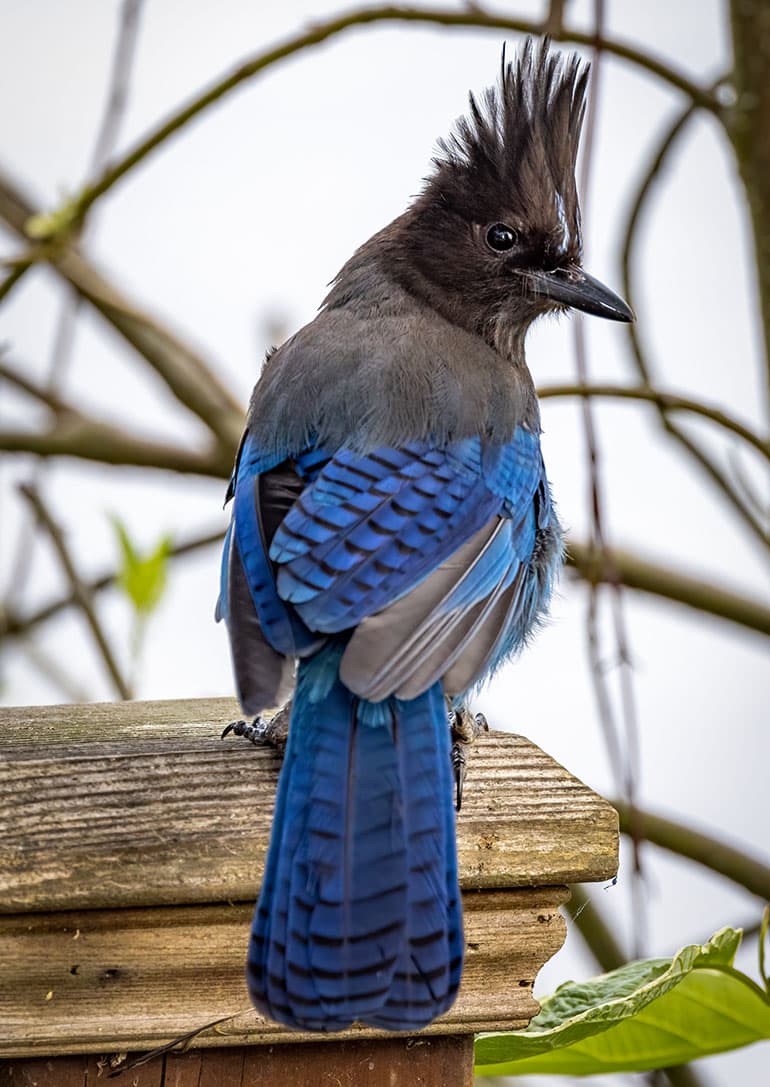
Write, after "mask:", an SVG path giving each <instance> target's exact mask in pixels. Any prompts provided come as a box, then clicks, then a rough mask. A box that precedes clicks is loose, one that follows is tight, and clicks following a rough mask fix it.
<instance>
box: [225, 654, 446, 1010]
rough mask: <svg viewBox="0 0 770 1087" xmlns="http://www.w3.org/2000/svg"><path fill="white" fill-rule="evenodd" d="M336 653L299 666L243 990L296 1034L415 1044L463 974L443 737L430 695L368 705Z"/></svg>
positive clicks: (437, 689) (442, 712)
mask: <svg viewBox="0 0 770 1087" xmlns="http://www.w3.org/2000/svg"><path fill="white" fill-rule="evenodd" d="M340 652H341V651H340V648H339V647H335V646H330V647H328V648H326V649H324V650H322V651H321V652H320V653H318V654H316V656H314V657H312V658H311V659H310V660H305V661H302V662H301V663H300V666H299V677H298V682H297V691H296V695H295V699H294V705H293V710H292V716H291V726H290V730H289V742H288V745H287V748H286V756H285V760H284V765H283V770H282V771H281V779H280V783H279V786H278V796H277V798H276V808H275V815H274V818H273V834H272V839H271V842H270V849H269V852H268V857H267V863H266V866H265V876H264V880H263V884H262V892H261V894H260V898H259V902H258V903H257V909H256V913H255V915H254V925H253V929H252V935H251V941H250V944H249V955H248V962H247V968H246V972H247V980H248V985H249V991H250V993H251V998H252V1000H253V1001H254V1003H255V1005H256V1007H257V1009H258V1010H259V1011H261V1012H263V1013H264V1014H265V1015H267V1016H269V1017H270V1018H271V1019H274V1020H277V1021H278V1022H281V1023H285V1024H286V1025H287V1026H290V1027H295V1028H297V1029H301V1030H314V1031H335V1030H342V1029H344V1028H345V1027H348V1026H350V1024H351V1023H353V1022H356V1021H358V1022H361V1023H368V1024H369V1025H371V1026H376V1027H382V1028H385V1029H387V1030H417V1029H419V1028H420V1027H423V1026H426V1025H427V1024H428V1023H430V1022H431V1021H432V1020H433V1019H435V1018H436V1016H438V1015H441V1014H442V1013H443V1012H445V1011H446V1010H447V1009H448V1008H449V1007H450V1006H451V1004H452V1002H453V1001H454V999H455V996H456V994H457V988H458V985H459V983H460V975H461V973H462V949H463V935H462V909H461V903H460V892H459V887H458V883H457V850H456V845H455V828H454V810H453V805H452V773H451V766H450V755H449V728H448V723H447V713H446V706H445V702H444V696H443V693H442V690H441V686H440V684H438V683H437V684H435V685H434V686H433V687H431V688H430V690H428V691H426V692H425V694H422V695H420V696H419V697H418V698H415V699H412V700H411V701H408V702H404V701H400V700H398V699H395V698H392V699H388V700H387V701H385V702H380V703H371V702H365V701H362V700H360V699H358V698H356V697H355V695H353V694H352V693H351V692H350V691H349V690H348V689H347V688H346V687H345V686H344V685H343V684H342V683H341V682H340V680H339V677H338V667H339V658H340Z"/></svg>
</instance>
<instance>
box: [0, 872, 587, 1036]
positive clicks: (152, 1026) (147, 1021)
mask: <svg viewBox="0 0 770 1087" xmlns="http://www.w3.org/2000/svg"><path fill="white" fill-rule="evenodd" d="M567 897H568V892H567V889H566V888H564V887H544V888H527V889H523V890H518V891H489V892H473V891H471V892H468V893H466V894H465V895H464V907H465V931H466V947H467V950H466V965H465V970H464V974H463V981H462V986H461V989H460V996H459V998H458V1000H457V1003H456V1004H455V1006H454V1007H453V1008H452V1009H451V1010H450V1011H449V1012H448V1013H447V1014H446V1015H445V1016H442V1018H441V1019H439V1020H438V1021H437V1022H436V1023H435V1024H433V1026H431V1027H430V1028H428V1031H427V1032H421V1033H420V1037H421V1038H422V1037H423V1036H424V1035H430V1034H463V1033H473V1032H475V1031H479V1030H496V1029H503V1028H505V1029H510V1028H512V1027H523V1026H526V1024H527V1022H528V1021H529V1019H530V1018H531V1016H533V1015H534V1014H536V1012H537V1007H538V1006H537V1003H536V1002H535V1000H534V998H533V996H532V986H533V983H534V979H535V977H536V975H537V972H538V971H539V970H540V968H541V967H542V965H543V963H544V962H545V961H546V960H547V959H549V958H550V957H551V956H552V955H553V954H555V952H556V951H557V950H558V949H559V947H560V946H561V944H562V942H563V940H564V933H565V924H564V919H563V918H562V916H561V914H560V913H559V909H558V907H559V905H560V904H561V903H562V902H564V901H565V900H566V899H567ZM251 912H252V907H251V905H231V906H227V905H220V906H186V907H170V906H169V907H160V908H154V909H133V910H132V909H121V910H84V911H79V912H69V913H68V912H64V913H44V914H17V915H6V916H3V917H0V1055H2V1056H3V1057H10V1056H24V1055H34V1054H42V1053H61V1054H66V1053H81V1054H82V1053H109V1052H113V1051H121V1050H147V1049H152V1048H154V1047H155V1046H157V1045H160V1044H162V1043H164V1042H167V1041H169V1040H170V1039H172V1038H175V1037H177V1036H179V1035H182V1034H186V1033H187V1032H189V1031H191V1030H194V1029H196V1028H198V1027H200V1026H203V1025H204V1024H206V1023H210V1022H212V1021H213V1020H216V1019H219V1018H221V1017H223V1016H234V1017H235V1018H233V1019H232V1020H230V1021H229V1022H226V1023H222V1024H220V1025H219V1026H217V1027H216V1028H215V1029H213V1030H211V1031H209V1032H208V1033H207V1034H206V1035H204V1036H202V1038H201V1039H200V1044H203V1045H207V1046H212V1045H214V1046H222V1045H243V1044H247V1043H251V1044H254V1043H257V1042H262V1043H273V1042H279V1041H280V1042H289V1043H292V1042H297V1041H299V1040H302V1038H303V1036H302V1035H298V1034H292V1033H289V1032H288V1031H283V1030H281V1028H279V1027H277V1026H276V1025H275V1024H273V1023H270V1022H268V1021H267V1020H265V1019H262V1018H260V1017H259V1016H257V1015H256V1013H255V1012H254V1011H253V1009H251V1007H250V1005H249V1000H248V996H247V994H246V988H245V982H244V975H243V961H244V953H245V948H246V945H247V940H248V930H249V924H250V920H251ZM375 1033H376V1032H374V1031H366V1030H364V1029H353V1030H351V1031H347V1032H345V1033H344V1034H343V1035H337V1036H336V1037H337V1038H343V1037H351V1038H363V1037H368V1036H372V1035H374V1034H375ZM305 1037H306V1038H307V1039H308V1040H317V1035H315V1036H313V1035H307V1036H305Z"/></svg>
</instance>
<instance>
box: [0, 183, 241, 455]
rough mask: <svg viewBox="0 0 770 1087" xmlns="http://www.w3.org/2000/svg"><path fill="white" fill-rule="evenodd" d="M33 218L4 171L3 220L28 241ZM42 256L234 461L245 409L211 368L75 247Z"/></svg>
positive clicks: (0, 191)
mask: <svg viewBox="0 0 770 1087" xmlns="http://www.w3.org/2000/svg"><path fill="white" fill-rule="evenodd" d="M33 212H34V208H33V206H32V204H31V202H30V201H29V199H28V198H27V197H26V196H25V195H24V193H23V192H22V191H21V190H20V188H19V186H18V185H16V184H15V183H14V182H12V181H11V180H10V179H9V178H8V177H7V176H6V175H4V174H3V173H2V171H0V220H1V221H3V222H4V223H6V225H7V226H8V227H10V228H11V230H13V231H14V232H15V233H16V234H17V235H18V236H19V237H25V224H26V223H27V221H28V219H29V218H30V217H31V216H32V214H33ZM40 254H41V259H45V260H47V261H49V262H50V263H51V265H52V266H53V267H54V268H55V269H56V271H58V272H59V273H60V274H61V275H62V276H63V278H64V279H65V280H67V281H68V282H69V283H70V284H71V285H72V286H73V287H74V288H75V290H76V291H77V292H78V294H79V295H81V296H82V297H83V298H85V299H86V300H87V301H88V302H90V303H91V304H92V305H93V306H94V307H95V308H96V309H97V310H98V311H99V312H100V313H101V314H102V316H103V317H104V318H105V319H106V320H107V321H108V322H109V323H110V324H111V325H112V326H113V327H114V328H116V329H117V331H118V332H119V333H120V334H121V335H122V336H123V337H124V339H126V340H127V341H128V343H130V344H131V346H132V347H134V348H135V349H136V350H137V351H138V352H139V354H140V355H141V356H142V358H143V359H144V361H145V362H147V363H149V365H150V366H151V367H152V368H153V369H154V370H155V371H156V373H157V374H158V375H159V376H160V377H161V378H162V379H163V381H164V382H165V383H166V385H167V386H168V388H169V389H170V390H171V392H172V393H173V394H174V396H175V397H176V398H177V400H179V402H180V403H182V404H184V405H185V407H187V408H188V409H189V410H190V411H191V412H193V414H195V415H197V416H198V418H199V419H201V420H202V421H203V422H204V423H205V424H206V425H207V426H208V427H209V429H210V430H211V431H212V432H213V433H214V434H215V435H216V437H217V440H218V441H219V442H220V444H221V445H222V446H223V447H224V448H226V449H227V454H228V456H232V454H233V452H234V451H235V449H236V447H237V444H238V440H239V438H240V432H241V429H242V423H243V405H241V404H239V403H238V401H237V400H236V399H235V398H234V397H233V396H232V395H231V393H230V392H229V391H228V390H227V389H226V388H225V386H224V385H222V383H221V382H220V381H219V378H218V377H217V376H216V374H215V373H214V371H213V369H212V368H211V367H210V366H209V365H208V363H206V362H205V361H204V360H203V359H202V358H201V357H200V356H199V355H198V354H196V352H194V351H193V350H192V348H190V347H189V346H188V345H186V344H184V343H183V342H182V341H181V340H180V339H178V338H177V337H176V336H174V335H173V334H172V333H170V332H169V331H167V330H166V329H165V328H163V327H162V326H161V325H160V324H159V323H158V322H157V321H155V320H153V319H152V318H151V317H149V316H148V315H147V314H145V313H144V312H142V311H141V310H140V309H139V308H137V307H136V306H135V305H133V304H132V303H131V302H129V301H128V300H127V299H126V298H125V297H124V296H123V295H121V294H120V292H118V291H117V290H116V289H115V288H114V287H113V286H112V284H111V283H110V282H109V281H108V280H107V279H106V278H105V276H104V275H102V274H101V273H100V272H99V271H97V270H96V269H95V268H94V266H93V265H92V264H90V263H89V261H88V260H86V258H85V257H84V256H83V255H82V254H81V253H80V252H79V251H78V250H77V249H76V248H75V247H74V246H72V245H65V244H62V243H59V244H56V245H47V246H42V247H41V249H40Z"/></svg>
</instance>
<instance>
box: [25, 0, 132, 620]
mask: <svg viewBox="0 0 770 1087" xmlns="http://www.w3.org/2000/svg"><path fill="white" fill-rule="evenodd" d="M143 3H144V0H123V7H122V9H121V13H120V18H119V22H118V32H117V39H116V45H115V53H114V56H113V61H112V65H111V69H110V78H109V87H108V91H107V98H106V103H105V106H104V110H103V112H102V118H101V122H100V124H99V128H98V131H97V136H96V140H95V142H94V149H93V152H92V154H91V159H90V163H89V166H88V174H89V175H91V174H93V173H96V172H97V171H101V170H103V169H104V167H105V166H106V164H107V159H108V157H109V156H110V155H111V154H112V150H113V148H114V146H115V143H116V140H117V137H118V133H119V131H120V126H121V124H122V122H123V115H124V113H125V109H126V105H127V103H128V89H129V83H130V77H131V67H132V63H133V59H134V54H135V51H136V40H137V32H138V28H139V13H140V11H141V7H142V4H143ZM91 226H93V223H91ZM81 305H82V297H81V296H80V295H79V294H77V293H76V292H75V291H73V290H72V289H71V288H70V287H68V288H67V289H66V290H65V292H64V296H63V298H62V300H61V308H60V310H59V318H58V321H57V323H56V328H55V331H54V335H53V342H52V345H51V350H50V355H49V361H48V375H47V378H46V390H47V392H49V393H50V394H56V393H57V391H58V390H59V389H61V388H62V386H63V385H64V380H65V375H66V370H67V368H68V367H69V365H70V361H71V358H72V347H73V344H74V342H75V331H76V328H77V321H78V316H79V312H80V307H81ZM46 470H47V464H46V462H45V461H44V460H40V461H38V462H37V464H36V465H35V467H34V469H33V473H32V487H33V489H35V490H37V489H39V488H40V486H41V484H42V481H43V479H44V476H45V473H46ZM34 548H35V533H34V532H30V531H29V529H28V526H26V525H24V524H22V526H21V528H20V530H19V532H18V536H17V546H16V554H15V556H14V559H13V561H12V563H11V573H10V578H9V582H8V593H7V596H8V598H9V601H12V600H13V598H16V599H19V597H20V596H21V594H22V593H23V592H24V588H25V586H26V583H27V578H28V577H29V573H30V571H31V569H32V563H33V559H34V553H35V552H34Z"/></svg>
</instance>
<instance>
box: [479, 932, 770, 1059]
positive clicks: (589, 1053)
mask: <svg viewBox="0 0 770 1087" xmlns="http://www.w3.org/2000/svg"><path fill="white" fill-rule="evenodd" d="M740 941H741V933H740V932H739V931H737V930H735V929H729V928H728V929H722V931H721V932H718V933H716V935H715V936H713V937H712V938H711V940H710V941H709V942H708V943H707V944H705V945H703V946H702V947H701V946H698V945H691V946H688V947H685V948H682V950H681V951H679V952H678V954H676V955H675V956H674V958H673V959H652V960H649V961H646V962H635V963H629V964H628V965H627V966H622V967H620V969H618V970H613V971H612V973H610V974H604V975H603V976H602V977H599V978H596V979H594V980H593V981H590V982H586V983H584V984H581V985H578V984H575V983H574V982H567V984H565V985H561V986H560V987H559V988H558V989H557V990H556V992H555V993H554V994H553V996H551V997H548V998H547V999H546V1000H544V1001H543V1005H542V1010H541V1012H540V1014H539V1015H538V1016H537V1018H535V1019H534V1020H533V1021H532V1023H531V1024H530V1026H529V1028H528V1029H527V1030H526V1031H520V1032H517V1033H510V1034H480V1035H479V1036H478V1038H477V1039H476V1072H477V1073H479V1074H481V1075H508V1076H514V1075H525V1074H527V1075H534V1074H538V1073H540V1074H551V1075H557V1074H561V1075H572V1076H581V1075H599V1074H601V1073H604V1072H643V1071H648V1070H650V1069H654V1068H666V1067H670V1066H672V1065H677V1064H685V1063H687V1062H688V1061H691V1060H697V1059H698V1058H699V1057H705V1056H708V1055H710V1054H712V1053H722V1052H724V1051H725V1050H728V1049H735V1048H737V1047H739V1046H744V1045H749V1044H750V1043H752V1042H756V1041H760V1040H762V1039H767V1038H770V1000H769V999H768V998H767V997H766V995H765V994H764V993H763V992H762V990H761V989H760V987H759V986H758V985H757V984H756V983H755V982H754V981H752V980H751V978H749V977H747V976H746V975H745V974H742V973H741V972H740V971H738V970H736V969H735V968H734V967H733V965H732V964H733V960H734V958H735V952H736V951H737V949H738V946H739V944H740Z"/></svg>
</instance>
